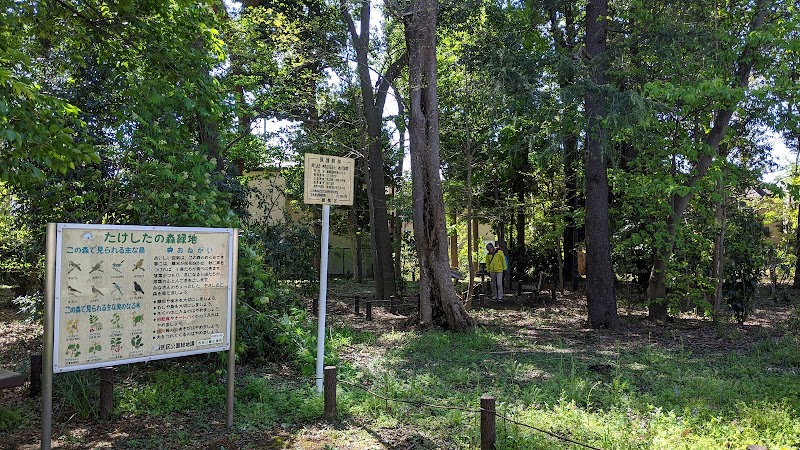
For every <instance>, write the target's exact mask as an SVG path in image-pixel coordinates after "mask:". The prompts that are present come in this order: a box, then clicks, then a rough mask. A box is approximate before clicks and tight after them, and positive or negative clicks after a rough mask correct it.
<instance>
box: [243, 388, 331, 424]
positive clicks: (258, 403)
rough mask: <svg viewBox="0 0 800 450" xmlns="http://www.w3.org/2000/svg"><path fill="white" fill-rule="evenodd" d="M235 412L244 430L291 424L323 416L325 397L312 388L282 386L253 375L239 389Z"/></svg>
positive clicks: (310, 420) (311, 420)
mask: <svg viewBox="0 0 800 450" xmlns="http://www.w3.org/2000/svg"><path fill="white" fill-rule="evenodd" d="M235 412H236V419H235V422H236V424H237V427H238V428H239V429H242V430H246V429H251V428H258V429H269V428H272V427H275V426H282V427H290V426H294V425H296V424H298V423H309V422H313V421H316V420H317V419H319V418H320V417H322V412H323V399H322V396H320V395H317V393H316V392H315V390H314V388H312V387H307V388H296V387H285V388H279V387H276V386H275V385H274V384H273V383H272V382H270V381H268V380H266V379H263V378H257V377H249V378H247V379H246V380H245V385H244V386H243V387H242V388H240V389H239V390H237V392H236V407H235Z"/></svg>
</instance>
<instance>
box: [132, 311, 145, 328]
mask: <svg viewBox="0 0 800 450" xmlns="http://www.w3.org/2000/svg"><path fill="white" fill-rule="evenodd" d="M142 322H144V316H143V315H142V314H135V313H134V314H133V326H136V325H139V324H140V323H142Z"/></svg>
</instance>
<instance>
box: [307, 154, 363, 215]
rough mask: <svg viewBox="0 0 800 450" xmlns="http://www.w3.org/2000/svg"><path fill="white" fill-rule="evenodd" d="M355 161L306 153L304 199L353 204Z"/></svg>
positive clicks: (312, 201)
mask: <svg viewBox="0 0 800 450" xmlns="http://www.w3.org/2000/svg"><path fill="white" fill-rule="evenodd" d="M354 176H355V161H354V160H353V159H351V158H342V157H338V156H327V155H316V154H312V153H306V154H305V178H304V181H305V189H304V192H303V194H304V201H305V203H307V204H325V205H352V204H353V184H354V180H355V178H354Z"/></svg>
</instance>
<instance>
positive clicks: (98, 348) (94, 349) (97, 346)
mask: <svg viewBox="0 0 800 450" xmlns="http://www.w3.org/2000/svg"><path fill="white" fill-rule="evenodd" d="M102 350H103V347H102V346H101V345H100V344H98V343H97V342H92V345H91V347H89V353H94V352H100V351H102Z"/></svg>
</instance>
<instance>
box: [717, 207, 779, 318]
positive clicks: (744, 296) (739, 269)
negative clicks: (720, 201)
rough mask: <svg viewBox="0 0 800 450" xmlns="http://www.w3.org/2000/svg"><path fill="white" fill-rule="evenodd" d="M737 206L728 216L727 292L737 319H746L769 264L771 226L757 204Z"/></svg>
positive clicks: (726, 294) (725, 294)
mask: <svg viewBox="0 0 800 450" xmlns="http://www.w3.org/2000/svg"><path fill="white" fill-rule="evenodd" d="M736 206H738V207H736V208H733V211H732V212H731V214H730V217H729V220H728V234H727V236H728V237H727V239H726V252H725V256H726V258H725V284H724V286H723V296H724V297H725V299H726V300H727V302H728V305H729V306H730V307H731V309H732V310H733V313H734V315H735V317H736V320H737V321H738V322H739V323H742V322H744V320H745V319H746V318H747V315H748V314H749V312H750V310H751V309H752V307H753V302H754V299H755V293H756V288H757V287H758V283H759V280H760V278H761V276H762V274H763V273H764V268H765V267H766V266H767V261H766V257H767V251H766V248H767V246H766V245H765V239H764V238H765V237H767V236H768V235H769V230H768V229H767V228H766V227H765V226H764V224H763V219H762V217H761V215H760V214H759V213H758V212H757V211H756V210H755V209H754V208H752V207H750V206H747V205H736Z"/></svg>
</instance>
